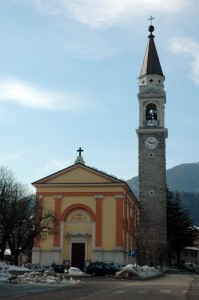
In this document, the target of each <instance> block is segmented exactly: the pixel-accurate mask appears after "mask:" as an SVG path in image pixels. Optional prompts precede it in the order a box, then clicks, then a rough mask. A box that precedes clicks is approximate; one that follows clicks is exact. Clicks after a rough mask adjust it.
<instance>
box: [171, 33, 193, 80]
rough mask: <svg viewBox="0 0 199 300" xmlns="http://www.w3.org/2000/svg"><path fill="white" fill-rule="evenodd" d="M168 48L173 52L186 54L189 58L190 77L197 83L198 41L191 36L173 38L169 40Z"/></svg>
mask: <svg viewBox="0 0 199 300" xmlns="http://www.w3.org/2000/svg"><path fill="white" fill-rule="evenodd" d="M170 42H171V44H170V50H171V51H172V52H173V53H174V54H179V53H180V54H187V55H188V57H189V60H191V62H190V64H189V66H190V72H189V73H190V77H191V79H192V80H193V81H194V82H195V83H196V84H197V85H199V43H198V42H196V41H194V40H192V39H191V38H173V39H171V40H170Z"/></svg>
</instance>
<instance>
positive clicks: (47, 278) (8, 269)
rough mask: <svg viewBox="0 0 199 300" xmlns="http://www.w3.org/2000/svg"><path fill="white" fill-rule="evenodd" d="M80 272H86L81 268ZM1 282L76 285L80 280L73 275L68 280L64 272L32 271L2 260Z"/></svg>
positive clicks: (0, 269) (0, 268)
mask: <svg viewBox="0 0 199 300" xmlns="http://www.w3.org/2000/svg"><path fill="white" fill-rule="evenodd" d="M72 269H73V268H72ZM74 269H77V268H74ZM78 270H79V269H78ZM78 270H75V271H76V273H75V274H78V272H77V271H78ZM73 271H74V270H73ZM17 274H18V275H17ZM19 274H20V275H19ZM72 274H74V273H72V270H71V274H70V275H72ZM79 274H84V273H82V272H81V271H80V270H79ZM0 282H7V283H27V284H38V283H41V284H65V285H74V284H77V283H79V282H80V280H74V279H73V278H72V277H71V278H70V280H67V279H66V277H65V275H64V274H58V273H55V272H54V271H45V272H32V270H30V269H27V268H23V267H18V266H11V265H8V264H6V263H4V262H0Z"/></svg>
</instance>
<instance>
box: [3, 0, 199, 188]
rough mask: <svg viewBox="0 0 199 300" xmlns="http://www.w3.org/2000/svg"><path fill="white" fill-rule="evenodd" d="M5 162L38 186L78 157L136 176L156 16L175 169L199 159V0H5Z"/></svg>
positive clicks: (123, 176)
mask: <svg viewBox="0 0 199 300" xmlns="http://www.w3.org/2000/svg"><path fill="white" fill-rule="evenodd" d="M0 7H1V9H0V139H1V148H0V165H1V166H7V167H8V168H9V169H10V170H12V171H13V172H14V174H15V176H16V177H17V178H18V179H19V180H20V181H21V182H23V183H25V184H28V186H29V187H30V188H31V182H33V181H36V180H38V179H40V178H42V177H44V176H47V175H49V174H51V173H53V172H55V171H58V170H60V169H63V168H65V167H68V166H70V165H71V164H73V163H74V161H75V159H76V157H77V155H78V153H77V152H76V150H77V149H78V148H79V147H82V148H83V149H84V152H83V158H84V160H85V162H86V164H87V165H88V166H90V167H96V168H98V169H99V170H103V171H106V172H107V173H109V174H113V175H115V176H117V177H118V178H121V179H124V180H127V179H130V178H132V177H134V176H137V174H138V149H137V144H138V141H137V136H136V132H135V129H136V128H138V100H137V93H138V79H137V78H138V76H139V74H140V70H141V66H142V61H143V58H144V53H145V49H146V46H147V42H148V38H147V37H148V25H149V21H148V18H149V17H150V16H151V15H152V16H153V17H154V18H155V19H154V22H153V25H154V26H155V31H154V35H155V43H156V48H157V51H158V55H159V59H160V62H161V66H162V69H163V73H164V75H165V77H166V79H165V90H166V93H167V103H166V111H165V121H166V124H165V126H166V127H167V128H168V132H169V136H168V139H167V146H166V147H167V149H166V157H167V168H171V167H173V166H175V165H178V164H181V163H190V162H197V161H198V153H199V140H198V122H199V121H198V119H199V116H198V112H199V35H198V27H199V1H195V0H189V1H187V0H167V1H162V0H150V1H148V0H139V1H136V0H122V1H121V0H0Z"/></svg>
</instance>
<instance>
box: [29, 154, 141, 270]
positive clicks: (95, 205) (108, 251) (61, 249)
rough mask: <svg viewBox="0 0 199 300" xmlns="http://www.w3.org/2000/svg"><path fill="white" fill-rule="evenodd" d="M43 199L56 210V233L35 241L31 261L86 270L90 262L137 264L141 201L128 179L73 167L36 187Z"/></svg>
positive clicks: (78, 163) (79, 162)
mask: <svg viewBox="0 0 199 300" xmlns="http://www.w3.org/2000/svg"><path fill="white" fill-rule="evenodd" d="M33 186H34V187H35V188H36V195H37V199H38V201H42V202H43V203H45V204H46V205H47V206H48V207H49V208H51V209H52V210H54V212H55V214H56V217H57V220H58V222H57V224H56V234H54V236H52V237H49V238H48V239H46V240H44V241H42V240H36V241H35V245H34V248H33V249H32V263H33V264H34V263H41V264H52V263H56V264H65V265H67V266H73V267H78V268H80V269H81V270H84V269H85V267H86V265H87V264H88V263H89V262H91V261H113V262H119V263H122V264H126V263H133V262H134V259H133V258H132V257H130V256H129V251H130V250H131V249H134V248H135V234H136V232H137V226H138V224H137V220H138V211H139V202H138V201H137V199H136V197H135V196H134V194H133V193H132V191H131V190H130V188H129V187H128V185H127V183H126V182H125V181H122V180H119V179H117V178H116V177H114V176H111V175H108V174H106V173H105V172H102V171H99V170H97V169H94V168H91V167H88V166H86V165H85V164H84V161H83V158H82V156H81V152H80V155H79V156H78V157H77V160H76V162H75V164H74V165H72V166H70V167H68V168H65V169H63V170H61V171H59V172H56V173H54V174H52V175H49V176H47V177H45V178H43V179H41V180H38V181H36V182H34V183H33Z"/></svg>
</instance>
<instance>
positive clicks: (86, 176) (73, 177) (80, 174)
mask: <svg viewBox="0 0 199 300" xmlns="http://www.w3.org/2000/svg"><path fill="white" fill-rule="evenodd" d="M62 182H63V183H66V182H67V183H74V182H76V183H77V182H78V183H85V182H94V183H95V182H98V183H99V182H110V179H106V178H105V177H101V176H99V175H96V174H95V173H94V172H92V171H87V170H85V169H80V168H77V169H74V170H71V171H70V172H68V173H65V174H61V175H59V176H57V177H54V178H52V179H50V180H48V183H62Z"/></svg>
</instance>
